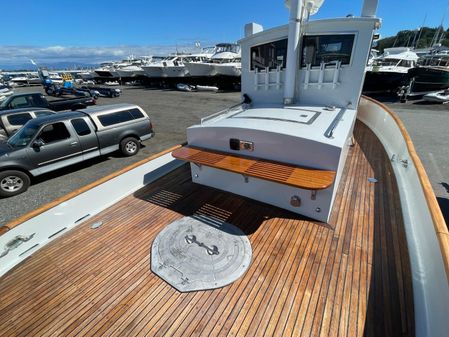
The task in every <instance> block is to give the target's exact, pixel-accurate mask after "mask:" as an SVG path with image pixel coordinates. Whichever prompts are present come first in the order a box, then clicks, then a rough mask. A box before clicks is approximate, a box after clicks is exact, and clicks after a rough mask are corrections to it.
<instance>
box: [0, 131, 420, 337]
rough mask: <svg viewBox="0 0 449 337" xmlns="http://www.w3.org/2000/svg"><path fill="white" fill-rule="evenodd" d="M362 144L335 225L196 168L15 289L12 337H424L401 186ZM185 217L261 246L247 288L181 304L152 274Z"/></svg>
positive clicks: (86, 228) (9, 323) (42, 263)
mask: <svg viewBox="0 0 449 337" xmlns="http://www.w3.org/2000/svg"><path fill="white" fill-rule="evenodd" d="M355 138H356V144H355V146H354V147H353V148H352V149H351V150H350V152H349V155H348V160H347V167H346V169H345V173H344V175H343V176H342V179H341V185H340V187H339V190H338V193H337V197H336V200H335V203H334V208H333V211H332V214H331V221H330V225H326V224H322V223H319V222H316V221H311V220H310V219H306V218H303V217H300V216H298V215H296V214H292V213H289V212H286V211H283V210H280V209H277V208H274V207H270V206H268V205H266V204H262V203H259V202H254V201H251V200H249V199H246V198H243V197H239V196H235V195H231V194H229V193H225V192H221V191H217V190H215V189H211V188H207V187H203V186H199V185H195V184H192V183H191V179H190V170H189V169H188V167H186V166H184V167H182V168H180V169H178V170H176V171H175V172H173V173H171V174H169V175H167V176H164V177H163V178H162V179H160V180H159V181H157V182H155V183H153V184H150V185H149V186H146V187H144V188H143V189H141V190H139V191H137V192H135V193H134V194H133V195H130V196H128V197H126V198H125V199H123V200H122V201H121V202H119V203H117V204H115V205H113V206H111V207H110V208H109V209H107V210H105V211H104V212H102V213H100V214H98V215H96V216H94V217H92V218H90V219H88V220H87V221H86V222H85V223H83V224H81V225H79V226H78V227H76V228H75V229H73V230H71V231H70V232H67V233H65V234H64V235H62V236H61V237H60V238H58V239H56V240H55V241H53V242H51V243H50V244H49V245H47V246H46V247H44V248H42V249H41V250H40V251H39V252H37V253H36V254H34V255H33V257H32V258H30V259H28V260H26V261H25V262H24V263H22V264H20V265H18V266H16V267H15V268H14V269H13V270H12V271H10V272H9V273H7V274H6V275H5V276H4V277H2V278H1V279H0V331H2V335H7V336H29V335H39V336H55V335H61V336H62V335H63V336H81V335H82V336H98V335H102V336H117V335H120V336H139V335H148V336H150V335H151V336H203V335H204V336H206V335H207V336H286V337H287V336H320V335H321V336H337V335H338V336H379V335H382V336H399V335H400V336H404V337H405V336H414V320H413V318H414V317H413V315H414V313H413V297H412V284H411V276H410V264H409V260H408V255H407V244H406V242H405V232H404V228H403V219H402V213H401V212H400V207H399V205H400V201H399V198H398V193H397V186H396V182H395V179H394V176H393V174H392V169H391V166H390V164H389V160H388V157H387V156H386V154H385V152H384V151H383V149H382V148H381V145H380V143H379V141H378V140H377V139H376V138H375V137H374V135H373V134H372V133H371V132H370V131H369V130H368V129H367V128H366V127H365V126H364V125H363V124H361V123H357V126H356V129H355ZM209 160H211V161H214V160H217V158H215V157H213V156H212V157H210V158H209ZM220 160H221V159H220ZM248 169H249V168H248ZM287 173H288V172H287ZM287 173H286V174H287ZM266 174H267V175H272V174H273V171H267V172H266ZM368 177H375V178H376V179H378V182H377V183H370V182H368V181H367V178H368ZM185 215H196V216H199V217H201V216H209V217H213V218H214V219H216V221H219V222H220V221H227V222H230V223H233V224H234V225H236V226H238V227H240V228H241V229H242V230H243V231H244V232H245V234H247V235H248V238H249V240H250V242H251V245H252V247H253V261H252V264H251V266H250V268H249V270H248V271H247V273H246V274H245V275H244V276H243V277H242V278H241V279H239V280H237V281H236V282H234V283H233V284H231V285H229V286H227V287H224V288H221V289H216V290H211V291H199V292H193V293H185V294H182V293H179V292H178V291H176V290H175V289H174V288H172V287H171V286H169V285H168V284H166V283H165V282H163V281H162V280H161V279H160V278H159V277H157V276H156V275H154V274H153V273H152V272H151V271H150V268H149V260H150V248H151V243H152V241H153V240H154V238H155V236H156V235H157V234H158V233H159V231H160V230H161V229H162V228H164V227H165V226H166V225H167V224H168V223H170V222H172V221H174V220H176V219H179V218H181V217H182V216H185ZM97 221H102V222H103V225H102V226H100V227H99V228H98V229H95V230H93V229H91V228H90V225H91V224H92V223H95V222H97Z"/></svg>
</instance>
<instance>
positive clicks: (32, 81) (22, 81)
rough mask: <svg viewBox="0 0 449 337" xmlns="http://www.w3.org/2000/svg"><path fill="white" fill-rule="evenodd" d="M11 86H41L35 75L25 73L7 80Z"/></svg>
mask: <svg viewBox="0 0 449 337" xmlns="http://www.w3.org/2000/svg"><path fill="white" fill-rule="evenodd" d="M9 84H10V85H11V86H29V85H39V84H41V79H40V78H39V76H37V73H26V74H22V75H18V76H15V77H12V78H11V79H10V80H9Z"/></svg>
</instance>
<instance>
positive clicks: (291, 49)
mask: <svg viewBox="0 0 449 337" xmlns="http://www.w3.org/2000/svg"><path fill="white" fill-rule="evenodd" d="M287 5H288V3H287ZM302 7H303V0H292V1H291V5H290V19H289V24H288V25H289V26H288V45H287V67H286V72H285V86H284V104H292V103H293V99H294V97H295V82H296V73H297V69H296V68H297V64H298V63H297V62H298V49H299V34H300V28H301V19H302Z"/></svg>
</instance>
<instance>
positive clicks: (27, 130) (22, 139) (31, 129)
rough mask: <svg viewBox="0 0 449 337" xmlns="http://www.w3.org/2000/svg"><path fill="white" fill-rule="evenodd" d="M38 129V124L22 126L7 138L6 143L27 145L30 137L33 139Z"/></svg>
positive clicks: (13, 145) (17, 145) (18, 145)
mask: <svg viewBox="0 0 449 337" xmlns="http://www.w3.org/2000/svg"><path fill="white" fill-rule="evenodd" d="M38 129H39V128H38V126H35V125H29V126H27V127H22V128H20V129H19V131H17V132H16V133H15V134H14V135H12V136H11V137H10V138H9V139H8V141H7V143H8V144H9V145H10V146H12V147H24V146H27V145H28V144H29V143H30V141H31V139H33V137H34V135H35V134H36V132H37V131H38Z"/></svg>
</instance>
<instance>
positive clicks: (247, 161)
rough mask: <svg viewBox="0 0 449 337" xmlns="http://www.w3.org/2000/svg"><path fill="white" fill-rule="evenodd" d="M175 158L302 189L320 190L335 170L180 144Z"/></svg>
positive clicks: (330, 178)
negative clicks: (306, 166)
mask: <svg viewBox="0 0 449 337" xmlns="http://www.w3.org/2000/svg"><path fill="white" fill-rule="evenodd" d="M172 156H173V157H175V158H176V159H181V160H185V161H189V162H192V163H194V164H197V165H205V166H209V167H213V168H217V169H221V170H226V171H230V172H233V173H239V174H242V175H244V176H248V177H254V178H259V179H265V180H270V181H273V182H276V183H280V184H286V185H290V186H293V187H298V188H301V189H305V190H322V189H326V188H328V187H329V186H331V185H332V183H333V182H334V180H335V171H327V170H320V169H310V168H303V167H299V166H296V165H291V164H285V163H280V162H273V161H267V160H263V159H257V158H252V157H243V156H235V155H230V154H228V153H223V152H218V151H212V150H207V149H200V148H196V147H195V148H194V147H191V146H183V147H181V148H179V149H176V150H175V151H173V152H172Z"/></svg>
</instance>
